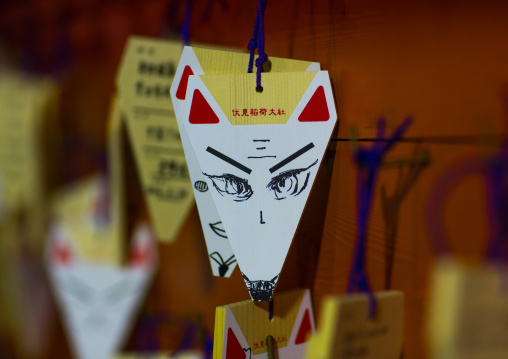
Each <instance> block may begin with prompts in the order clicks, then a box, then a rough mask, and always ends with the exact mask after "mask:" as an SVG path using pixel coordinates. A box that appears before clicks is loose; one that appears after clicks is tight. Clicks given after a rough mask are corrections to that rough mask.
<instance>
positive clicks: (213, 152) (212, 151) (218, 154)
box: [206, 147, 252, 174]
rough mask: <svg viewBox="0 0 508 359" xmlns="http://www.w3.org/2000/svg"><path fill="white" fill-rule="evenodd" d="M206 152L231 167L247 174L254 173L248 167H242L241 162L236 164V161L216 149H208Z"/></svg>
mask: <svg viewBox="0 0 508 359" xmlns="http://www.w3.org/2000/svg"><path fill="white" fill-rule="evenodd" d="M206 152H209V153H211V154H212V155H214V156H216V157H219V158H220V159H221V160H223V161H225V162H227V163H229V164H230V165H233V166H235V167H236V168H238V169H240V170H242V171H243V172H246V173H248V174H250V173H251V172H252V170H251V169H250V168H248V167H245V166H244V165H242V164H241V163H239V162H236V161H235V160H234V159H232V158H230V157H228V156H226V155H225V154H223V153H221V152H219V151H217V150H216V149H213V148H211V147H207V148H206Z"/></svg>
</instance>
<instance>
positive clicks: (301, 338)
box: [295, 309, 312, 344]
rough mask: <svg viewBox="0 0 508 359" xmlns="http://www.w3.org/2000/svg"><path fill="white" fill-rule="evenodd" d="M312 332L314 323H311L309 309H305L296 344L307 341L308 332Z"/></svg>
mask: <svg viewBox="0 0 508 359" xmlns="http://www.w3.org/2000/svg"><path fill="white" fill-rule="evenodd" d="M310 332H312V325H311V324H310V315H309V310H308V309H305V314H304V315H303V319H302V322H301V323H300V329H298V334H297V335H296V339H295V344H302V343H304V342H305V341H307V339H308V338H307V334H309V333H310Z"/></svg>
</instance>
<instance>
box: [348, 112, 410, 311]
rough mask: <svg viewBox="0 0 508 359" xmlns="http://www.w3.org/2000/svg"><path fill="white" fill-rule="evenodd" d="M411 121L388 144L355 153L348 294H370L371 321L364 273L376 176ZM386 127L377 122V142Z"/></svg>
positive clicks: (382, 135)
mask: <svg viewBox="0 0 508 359" xmlns="http://www.w3.org/2000/svg"><path fill="white" fill-rule="evenodd" d="M411 121H412V120H411V118H406V119H405V120H404V122H403V123H402V124H401V125H400V126H399V127H397V128H396V129H395V130H394V131H393V133H392V134H391V135H390V136H389V137H388V138H387V139H386V141H385V142H375V143H374V144H373V145H372V146H371V147H370V148H366V147H358V148H357V149H356V151H355V153H354V161H355V163H356V164H357V166H358V179H357V180H358V182H357V204H358V207H357V230H356V242H355V250H354V254H353V260H352V262H351V270H350V273H349V280H348V286H347V292H348V293H349V294H350V293H354V292H357V291H358V292H364V293H367V295H368V296H369V317H370V318H373V317H374V316H375V313H376V303H375V300H374V294H373V293H372V289H371V286H370V283H369V279H368V277H367V273H366V271H365V250H366V244H367V224H368V221H369V215H370V210H371V207H372V200H373V197H374V192H375V188H376V180H377V175H378V172H379V167H380V166H381V165H382V162H383V158H384V156H385V154H386V153H387V152H388V150H390V148H391V147H392V146H393V145H394V144H395V142H396V141H397V140H398V139H399V138H400V137H401V136H402V135H403V133H404V132H405V131H406V130H407V128H408V127H409V125H410V124H411ZM385 127H386V124H385V120H384V119H379V120H378V122H377V135H376V139H378V140H381V139H383V138H384V134H385Z"/></svg>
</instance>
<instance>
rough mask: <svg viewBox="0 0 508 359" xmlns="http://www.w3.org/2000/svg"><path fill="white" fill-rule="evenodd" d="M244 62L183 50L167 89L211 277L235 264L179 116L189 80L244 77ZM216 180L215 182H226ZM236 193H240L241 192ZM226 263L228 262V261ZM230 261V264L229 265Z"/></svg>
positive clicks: (275, 66) (231, 55) (285, 62)
mask: <svg viewBox="0 0 508 359" xmlns="http://www.w3.org/2000/svg"><path fill="white" fill-rule="evenodd" d="M248 61H249V54H243V53H237V52H230V51H221V50H212V49H204V48H199V47H189V46H185V47H184V49H183V53H182V57H181V59H180V62H179V64H178V68H177V70H176V73H175V79H174V81H173V84H172V86H171V99H172V101H173V106H174V110H175V115H176V118H177V122H178V127H179V130H180V135H181V139H182V144H183V147H184V151H185V158H186V161H187V165H188V169H189V174H190V177H191V179H192V182H193V184H194V189H195V191H194V196H195V199H196V204H197V206H198V211H199V216H200V219H201V223H202V227H203V234H204V237H205V241H206V245H207V248H208V254H209V257H210V263H211V265H212V271H213V273H214V275H219V276H221V277H222V276H230V275H231V272H232V270H233V269H234V267H235V266H236V264H237V263H236V259H234V258H235V257H234V253H233V250H232V249H231V246H230V244H229V241H228V237H227V232H226V231H225V230H224V229H223V228H222V227H223V225H222V220H221V218H220V216H219V214H218V212H217V209H216V207H215V204H214V202H213V198H212V195H211V193H210V192H211V190H213V188H209V187H208V185H207V183H206V182H205V178H204V177H205V175H204V174H203V173H202V171H201V168H200V166H199V163H198V160H197V158H196V155H195V153H194V149H193V148H192V145H191V144H190V140H189V138H188V135H187V130H186V128H185V124H184V122H185V120H184V118H183V114H184V110H185V100H186V95H187V85H188V80H189V76H191V75H205V74H207V75H211V74H235V73H244V72H245V68H246V65H247V63H248ZM270 61H271V71H272V72H289V71H292V72H297V71H317V70H319V69H320V65H319V64H318V63H312V62H307V61H299V60H293V59H281V58H276V57H271V58H270ZM260 147H261V146H260ZM216 179H217V180H218V181H221V180H223V181H227V180H228V179H218V178H216ZM229 179H230V181H227V182H225V183H224V187H225V186H226V185H227V186H228V187H231V186H232V185H233V186H234V185H237V184H238V185H239V186H242V185H243V183H242V181H241V178H233V177H232V178H229ZM218 186H220V183H218ZM214 188H219V187H214ZM237 192H239V193H241V192H242V191H237ZM244 195H245V196H248V188H245V193H244V194H239V196H240V197H241V196H244ZM218 226H220V227H221V228H220V229H219V230H217V229H218ZM223 259H224V260H223ZM227 259H230V260H229V261H228V260H227ZM233 260H234V262H232V261H233ZM229 263H231V264H229Z"/></svg>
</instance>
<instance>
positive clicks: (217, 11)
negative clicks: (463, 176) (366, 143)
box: [0, 0, 508, 359]
mask: <svg viewBox="0 0 508 359" xmlns="http://www.w3.org/2000/svg"><path fill="white" fill-rule="evenodd" d="M5 4H6V5H2V6H4V9H3V10H5V11H0V14H2V15H0V30H1V31H2V37H3V39H4V41H5V43H7V44H8V45H9V46H10V47H11V48H13V49H14V50H15V51H17V53H18V54H21V53H22V50H21V44H22V43H23V39H24V38H25V37H24V36H25V35H26V34H27V33H28V34H31V35H30V36H32V37H33V39H34V42H35V43H36V44H37V46H36V47H37V54H38V56H39V60H40V61H39V68H38V70H39V71H40V72H44V71H48V68H49V66H50V64H51V60H50V59H51V53H52V52H51V44H54V43H55V38H56V37H57V35H58V34H59V33H60V30H59V28H58V27H56V25H55V23H56V19H57V18H58V16H60V15H61V14H62V8H66V7H67V9H68V11H70V12H69V13H71V14H74V15H73V17H72V21H69V23H68V24H66V25H65V31H66V33H67V34H68V35H69V41H70V43H71V44H72V47H73V50H74V58H73V62H72V65H71V66H70V67H69V68H68V69H67V72H66V74H65V76H64V78H63V80H62V86H63V98H62V109H61V110H62V117H61V125H62V128H63V131H64V134H65V135H66V136H72V135H86V136H89V137H91V138H93V139H95V140H96V142H97V143H98V145H97V146H103V145H104V139H105V122H106V118H107V109H108V105H109V100H110V98H111V95H112V93H113V91H114V83H113V81H114V76H115V73H116V69H117V65H118V62H119V60H120V55H121V52H122V50H123V45H124V43H125V40H126V38H127V36H128V35H129V34H140V35H149V36H153V35H155V34H157V33H158V32H159V33H160V29H161V26H162V24H163V23H164V21H166V20H165V15H164V12H165V9H167V8H168V7H169V8H170V9H172V10H173V11H172V12H171V16H169V17H168V18H169V19H170V22H169V23H167V24H166V26H165V29H166V30H167V31H166V33H167V34H169V36H170V37H172V38H178V34H177V31H176V30H177V29H178V28H179V27H180V25H181V21H182V17H183V10H184V9H183V8H184V6H183V4H181V2H177V1H170V2H167V1H157V0H153V1H129V2H116V1H104V2H98V1H87V0H83V1H77V0H76V1H69V2H64V1H60V2H58V1H54V2H53V3H52V4H53V5H51V6H50V5H48V4H47V3H46V2H42V1H33V4H37V5H34V6H37V7H36V8H35V9H37V10H39V11H38V14H37V16H36V15H34V14H33V13H34V8H32V9H30V8H26V7H22V6H21V5H16V4H14V2H6V3H5ZM207 6H209V3H208V0H195V6H194V9H193V19H192V27H191V38H192V40H193V41H196V42H199V43H203V44H214V45H224V46H233V47H240V48H245V47H246V45H247V43H248V41H249V39H250V36H251V34H252V27H253V24H254V18H255V13H256V9H257V2H256V1H252V0H251V1H245V0H243V1H226V0H222V1H213V11H212V13H211V17H210V20H209V21H208V22H207V21H205V20H204V19H203V16H204V14H205V13H206V7H207ZM69 9H71V10H69ZM34 16H36V17H35V20H34ZM507 18H508V3H506V2H504V1H493V0H486V1H482V2H479V1H453V0H450V1H437V0H432V1H429V0H427V1H424V0H406V1H400V0H385V1H375V0H347V1H346V0H345V1H339V0H327V1H325V0H279V1H269V2H268V5H267V9H266V16H265V31H266V52H267V54H268V55H269V56H270V55H272V56H279V57H290V58H296V59H303V60H312V61H318V62H321V65H322V68H323V69H324V70H327V71H329V72H330V76H331V78H332V81H333V86H334V90H335V97H336V103H337V108H338V115H339V121H340V126H339V127H338V129H337V132H336V134H334V135H333V137H338V138H347V137H348V129H349V127H350V126H356V127H357V129H358V133H359V137H367V138H369V137H374V135H375V123H376V119H377V118H378V117H380V116H384V117H385V118H386V119H387V124H388V130H391V129H393V128H394V127H395V126H396V125H397V124H399V123H400V122H401V121H402V119H403V118H404V117H406V116H412V117H413V118H414V121H413V124H412V126H411V127H410V129H409V131H408V132H407V133H406V135H405V136H406V137H411V138H413V137H422V138H424V139H423V140H422V141H420V142H403V143H399V144H397V145H396V146H395V147H394V149H393V150H392V151H391V152H390V154H389V158H405V157H411V156H415V155H417V154H421V153H423V152H424V151H428V153H429V154H430V157H431V163H430V165H428V166H410V165H403V166H393V167H387V168H383V169H382V170H381V172H380V176H379V180H378V186H377V189H376V195H375V199H374V204H373V210H372V215H371V220H370V223H369V242H368V251H367V267H368V272H369V275H370V279H371V283H372V286H373V288H374V289H375V290H385V289H397V290H402V291H404V292H405V293H406V331H405V355H404V357H405V358H411V359H419V358H424V357H425V345H424V322H425V310H426V296H427V285H428V283H427V281H428V271H429V268H430V265H431V263H432V259H433V253H432V250H431V247H430V244H429V238H428V234H427V232H426V228H425V218H424V215H425V211H424V209H425V205H426V200H427V198H428V195H429V192H430V190H431V189H432V187H433V185H434V184H435V182H436V180H437V179H438V178H439V177H440V176H442V175H443V173H444V172H445V171H446V169H447V168H449V166H450V165H452V164H453V163H455V162H456V161H457V160H459V159H461V158H464V157H467V156H477V155H480V156H481V155H486V154H488V153H489V152H491V151H492V148H493V146H495V143H492V142H491V143H488V144H486V145H485V144H483V145H480V144H479V142H480V141H479V140H478V141H477V140H476V136H479V135H483V134H503V133H505V132H506V127H505V124H506V122H507V119H508V117H507V114H506V113H505V112H504V110H503V101H504V97H503V94H504V93H505V92H504V91H505V86H506V83H507V80H508V66H507V65H506V64H508V47H507V46H506V39H507V38H508V26H507V25H506V19H507ZM30 21H32V22H33V23H32V25H31V28H32V29H33V28H35V29H39V30H40V31H39V32H33V33H32V32H30V31H35V30H27V28H26V26H23V24H25V25H27V24H29V23H30ZM30 36H29V37H30ZM246 68H247V64H246ZM434 136H473V137H472V138H471V140H470V141H468V143H456V142H454V141H443V143H438V142H439V141H432V140H431V139H429V138H430V137H434ZM351 155H352V154H351V148H350V144H349V143H348V142H331V143H330V145H329V149H328V152H327V154H326V155H325V161H324V162H323V165H322V168H321V170H320V173H319V175H318V178H317V180H316V183H315V186H314V189H313V192H312V194H311V196H310V199H309V203H308V205H307V208H306V210H305V212H304V214H303V217H302V220H301V224H300V227H299V229H298V232H297V235H296V237H295V239H294V242H293V245H292V247H291V250H290V252H289V254H288V258H287V260H286V264H285V267H284V269H283V271H282V273H281V276H280V280H279V285H278V287H277V291H283V290H287V289H291V288H295V287H309V288H311V289H312V292H313V301H314V305H315V310H316V313H317V314H319V311H320V303H321V300H322V298H323V297H324V296H326V295H330V294H341V293H343V292H344V291H345V288H346V282H347V278H348V271H349V266H350V260H351V256H352V251H353V246H354V238H355V231H356V198H355V191H356V169H355V166H354V164H353V163H352V160H351ZM90 162H91V161H90V160H89V159H87V156H86V151H85V152H84V153H83V154H82V156H81V157H79V166H78V168H79V173H80V174H81V175H83V174H86V173H89V172H91V171H92V170H96V169H97V168H96V165H95V164H94V163H90ZM92 162H93V161H92ZM128 163H129V166H128V169H127V170H126V172H128V173H131V174H133V173H134V167H133V166H134V163H133V161H132V158H130V159H129V161H128ZM126 178H127V181H128V182H129V186H130V188H131V191H130V192H129V199H130V201H129V212H130V213H131V216H132V217H133V218H136V217H139V216H142V215H143V213H144V208H143V206H144V204H143V200H142V198H141V196H140V191H139V184H138V183H137V182H136V180H134V179H133V176H132V175H131V176H126ZM62 181H63V180H62ZM484 192H485V191H484V183H483V180H482V179H481V178H471V179H468V180H466V181H464V182H463V183H461V184H460V185H459V186H457V188H456V189H455V190H454V191H453V192H452V193H450V195H449V197H448V198H447V201H446V208H445V209H444V211H443V213H444V216H443V220H444V221H445V223H446V228H447V229H448V232H449V237H450V242H451V243H452V246H453V248H454V251H455V253H456V254H458V255H460V256H461V257H465V258H474V259H480V258H482V257H483V255H484V250H485V244H486V240H485V239H486V237H487V227H486V221H485V218H486V215H485V205H484V202H485V201H484V197H485V196H484ZM159 250H160V259H161V260H160V270H159V274H158V275H157V277H156V280H155V282H154V284H153V287H152V289H151V291H150V294H149V297H148V299H147V302H146V304H145V307H144V310H143V313H144V314H149V313H155V312H165V313H173V314H178V315H184V316H195V315H200V316H201V317H202V320H203V323H204V325H205V326H206V328H207V329H208V330H209V331H210V332H212V331H213V325H214V314H215V307H216V306H218V305H223V304H228V303H232V302H236V301H240V300H245V299H248V298H249V295H248V292H247V290H246V288H245V284H244V282H243V279H242V278H241V274H240V272H239V271H238V270H236V271H235V272H234V274H233V275H232V277H231V279H229V280H228V279H223V278H214V277H212V275H211V272H210V270H209V264H208V258H207V253H206V249H205V246H204V240H203V236H202V233H201V228H200V224H199V218H198V215H197V210H196V209H195V208H194V209H193V210H192V213H191V215H190V216H189V218H188V219H187V221H186V223H185V225H184V228H183V230H182V232H181V234H180V235H179V237H178V239H177V241H176V242H175V243H174V244H172V245H160V246H159ZM267 250H269V248H267ZM138 324H139V322H138ZM158 333H159V338H160V341H161V345H162V347H163V348H164V349H169V348H171V347H174V346H175V345H176V344H177V343H178V342H179V340H180V339H181V337H180V334H179V333H178V332H177V331H175V327H174V326H173V327H171V326H168V327H167V328H162V329H161V330H159V332H158ZM63 336H64V334H63V331H62V328H61V325H60V324H58V325H57V326H56V327H55V330H54V335H53V341H52V345H51V348H52V349H51V351H50V352H49V353H48V356H47V357H48V358H49V357H58V358H64V357H66V356H68V355H69V353H68V346H67V344H66V343H65V341H62V340H61V338H62V337H63ZM134 345H135V342H134V339H133V338H131V340H130V342H129V344H128V348H134Z"/></svg>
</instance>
